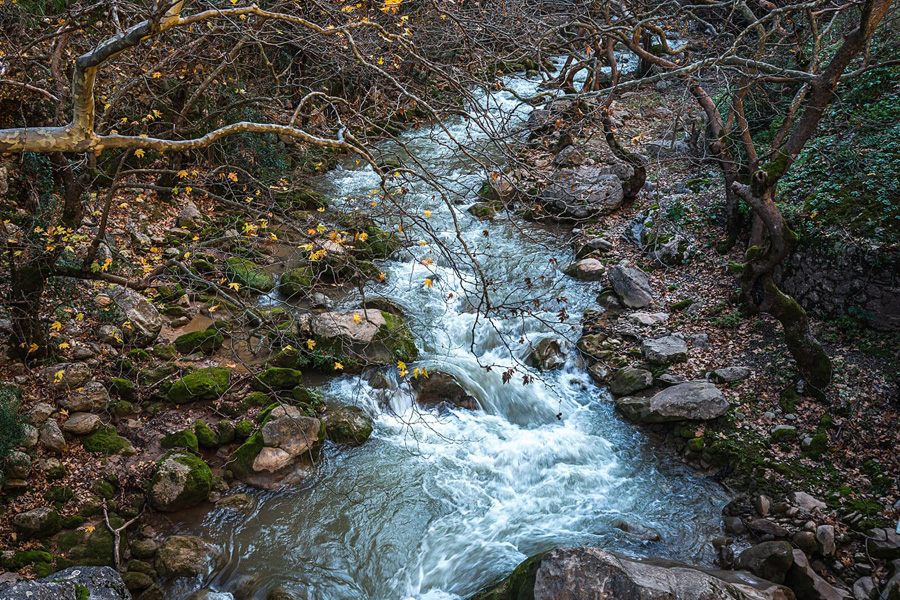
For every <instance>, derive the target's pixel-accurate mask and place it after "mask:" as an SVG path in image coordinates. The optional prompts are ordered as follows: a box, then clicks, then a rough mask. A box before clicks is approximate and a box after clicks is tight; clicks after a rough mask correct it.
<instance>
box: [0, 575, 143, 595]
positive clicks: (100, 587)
mask: <svg viewBox="0 0 900 600" xmlns="http://www.w3.org/2000/svg"><path fill="white" fill-rule="evenodd" d="M0 600H131V594H130V593H129V592H128V588H126V587H125V582H123V581H122V577H121V575H119V574H118V573H117V572H116V570H115V569H111V568H109V567H69V568H68V569H63V570H62V571H57V572H56V573H53V574H52V575H50V576H49V577H45V578H43V579H38V580H35V581H23V582H21V583H17V584H15V585H13V586H12V587H8V588H6V589H5V590H2V591H0Z"/></svg>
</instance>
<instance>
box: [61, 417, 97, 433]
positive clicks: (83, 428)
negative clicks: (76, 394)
mask: <svg viewBox="0 0 900 600" xmlns="http://www.w3.org/2000/svg"><path fill="white" fill-rule="evenodd" d="M102 424H103V423H102V422H101V421H100V417H98V416H97V415H95V414H92V413H84V412H79V413H75V414H73V415H71V416H70V417H69V418H68V419H66V422H65V423H63V425H62V430H63V431H65V432H66V433H71V434H72V435H90V434H92V433H94V432H95V431H97V430H98V429H100V425H102Z"/></svg>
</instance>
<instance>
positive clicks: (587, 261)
mask: <svg viewBox="0 0 900 600" xmlns="http://www.w3.org/2000/svg"><path fill="white" fill-rule="evenodd" d="M564 272H565V274H566V275H568V276H569V277H574V278H575V279H581V280H582V281H600V280H601V279H603V276H604V275H605V274H606V269H605V268H604V267H603V263H602V262H600V261H599V260H597V259H596V258H582V259H581V260H579V261H577V262H574V263H572V264H571V265H569V266H568V267H566V270H565V271H564Z"/></svg>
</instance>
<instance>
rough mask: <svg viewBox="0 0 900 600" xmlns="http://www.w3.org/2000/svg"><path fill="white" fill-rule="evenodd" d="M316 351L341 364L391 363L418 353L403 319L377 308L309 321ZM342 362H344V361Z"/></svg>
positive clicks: (410, 357)
mask: <svg viewBox="0 0 900 600" xmlns="http://www.w3.org/2000/svg"><path fill="white" fill-rule="evenodd" d="M310 326H311V329H312V333H313V339H314V340H315V342H316V344H317V345H316V350H317V351H319V350H320V349H321V350H320V351H322V352H325V353H326V354H328V355H329V356H330V357H332V358H334V359H335V360H336V361H338V362H341V363H342V364H344V366H345V368H346V367H348V366H349V365H348V363H352V364H360V365H362V364H376V365H393V364H396V363H397V361H403V362H411V361H413V360H415V359H416V357H417V356H418V350H417V348H416V344H415V340H414V339H413V335H412V332H411V331H410V330H409V328H408V327H407V326H406V323H404V321H403V318H402V317H400V316H398V315H395V314H391V313H388V312H385V311H381V310H373V309H359V310H350V311H340V312H338V311H333V312H325V313H321V314H319V315H316V316H315V317H314V318H313V319H312V321H311V323H310ZM345 361H346V362H345Z"/></svg>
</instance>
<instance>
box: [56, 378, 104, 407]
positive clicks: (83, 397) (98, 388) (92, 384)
mask: <svg viewBox="0 0 900 600" xmlns="http://www.w3.org/2000/svg"><path fill="white" fill-rule="evenodd" d="M108 404H109V392H107V391H106V388H105V387H103V384H102V383H100V382H99V381H89V382H87V383H86V384H84V387H83V388H78V389H76V390H74V391H72V392H71V393H69V394H67V395H66V396H65V397H63V398H61V399H60V400H59V405H60V407H62V408H64V409H66V410H67V411H69V412H70V413H74V412H97V411H101V410H105V409H106V406H107V405H108Z"/></svg>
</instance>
